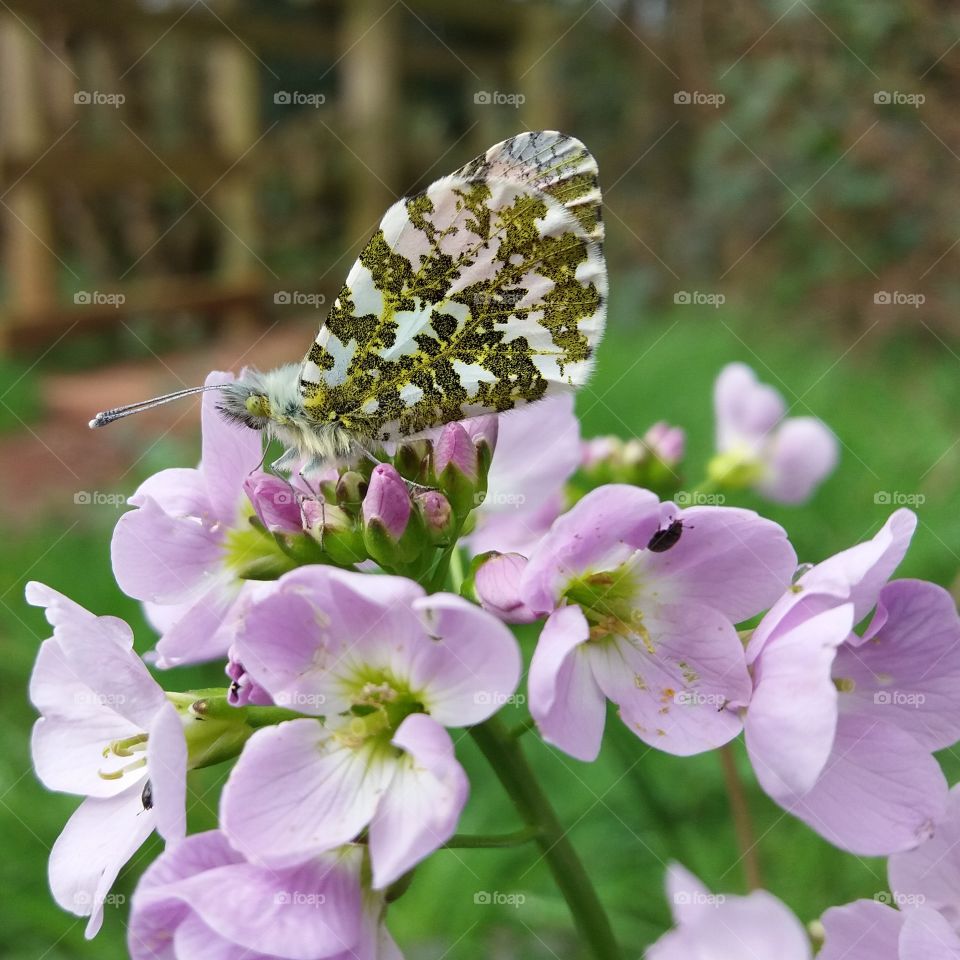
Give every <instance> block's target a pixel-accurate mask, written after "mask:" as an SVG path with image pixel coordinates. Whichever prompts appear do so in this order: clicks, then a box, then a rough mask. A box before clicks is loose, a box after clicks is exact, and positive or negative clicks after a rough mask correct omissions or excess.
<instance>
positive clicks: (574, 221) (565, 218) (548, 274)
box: [300, 132, 607, 441]
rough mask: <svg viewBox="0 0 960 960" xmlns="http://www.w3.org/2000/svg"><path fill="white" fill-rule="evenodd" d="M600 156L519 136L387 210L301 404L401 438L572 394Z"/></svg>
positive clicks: (305, 370) (602, 297) (584, 345)
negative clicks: (557, 394)
mask: <svg viewBox="0 0 960 960" xmlns="http://www.w3.org/2000/svg"><path fill="white" fill-rule="evenodd" d="M599 209H600V190H599V187H598V185H597V168H596V163H595V161H594V160H593V158H592V157H591V156H590V154H589V153H588V152H587V150H586V148H584V146H583V145H582V144H581V143H579V141H577V140H574V139H572V138H570V137H565V136H563V135H562V134H558V133H550V132H540V133H531V134H522V135H520V136H518V137H514V138H512V139H510V140H506V141H504V142H503V143H501V144H497V145H496V146H495V147H492V148H491V149H490V150H488V151H487V153H486V154H485V155H484V156H482V157H478V158H477V159H476V160H474V161H472V162H471V163H469V164H467V166H465V167H463V168H462V169H461V170H459V171H457V173H455V174H452V175H451V176H449V177H445V178H444V179H442V180H438V181H437V182H436V183H434V184H432V185H431V186H430V187H428V188H427V190H425V191H424V192H423V193H420V194H417V195H416V196H413V197H410V198H406V199H403V200H401V201H399V202H397V203H396V204H394V205H393V206H392V207H391V208H390V209H389V210H388V211H387V213H386V215H385V216H384V218H383V221H382V222H381V224H380V229H379V230H378V231H377V233H376V235H375V236H374V237H373V239H372V240H371V241H370V242H369V244H367V247H366V248H365V249H364V251H363V253H361V255H360V258H359V260H358V261H357V262H356V263H355V264H354V266H353V268H352V269H351V271H350V273H349V275H348V276H347V282H346V284H345V286H344V287H343V289H342V290H341V292H340V295H339V296H338V298H337V300H336V302H335V303H334V305H333V308H332V310H331V312H330V315H329V317H328V318H327V320H326V323H325V324H324V326H323V327H321V329H320V333H319V335H318V336H317V340H316V342H315V343H314V345H313V347H312V348H311V350H310V352H309V353H308V355H307V357H306V359H305V360H304V363H303V366H302V368H301V378H300V386H301V391H302V394H303V399H304V405H305V407H306V410H307V412H308V414H309V415H310V416H311V418H312V419H314V420H316V421H317V422H318V423H334V422H336V423H339V424H340V425H341V426H342V427H343V428H344V429H346V430H348V431H351V432H352V433H354V434H355V435H357V436H358V437H369V438H371V439H374V440H378V441H379V440H383V441H387V440H396V439H399V438H401V437H409V436H414V435H416V434H419V433H422V432H423V431H425V430H429V429H431V428H433V427H436V426H439V425H441V424H443V423H448V422H450V421H452V420H462V419H466V418H468V417H474V416H478V415H480V414H484V413H493V412H500V411H504V410H509V409H512V408H513V407H515V406H517V405H520V404H523V403H530V402H532V401H534V400H538V399H540V398H541V397H543V396H545V395H547V394H550V393H555V392H559V391H562V390H571V389H574V388H576V387H577V386H579V385H580V384H581V383H583V382H584V380H585V379H586V377H587V376H588V374H589V370H590V365H591V361H592V358H593V352H594V349H595V347H596V344H597V342H598V341H599V339H600V336H601V333H602V331H603V320H604V312H605V306H606V287H607V281H606V266H605V264H604V260H603V253H602V249H601V241H602V226H601V222H600V213H599Z"/></svg>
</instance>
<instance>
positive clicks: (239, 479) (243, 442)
mask: <svg viewBox="0 0 960 960" xmlns="http://www.w3.org/2000/svg"><path fill="white" fill-rule="evenodd" d="M234 379H235V378H234V376H233V374H232V373H224V372H220V371H216V370H215V371H213V372H212V373H209V374H208V375H207V379H206V380H205V381H204V383H205V384H206V385H207V386H209V385H211V384H214V383H232V382H233V380H234ZM219 402H220V394H219V392H218V391H217V390H210V391H208V392H207V393H205V394H203V404H202V407H201V414H200V420H201V424H202V431H203V452H202V456H201V459H200V470H201V471H202V473H203V477H204V480H205V481H206V484H207V498H208V500H209V501H210V507H211V510H212V512H213V514H214V516H216V517H217V518H218V519H219V520H220V521H221V523H225V524H227V525H232V524H233V522H234V521H235V520H236V517H237V510H238V508H239V505H240V503H241V502H242V499H243V482H244V480H246V478H247V475H248V474H249V473H251V472H252V471H253V470H256V469H257V467H258V466H259V465H260V462H261V460H262V459H263V439H262V438H261V436H260V433H259V432H258V431H257V430H251V429H250V428H249V427H244V426H242V425H239V424H236V423H231V422H229V421H228V420H227V419H226V418H225V417H224V416H223V415H222V414H221V413H220V412H219V411H218V410H217V405H218V404H219Z"/></svg>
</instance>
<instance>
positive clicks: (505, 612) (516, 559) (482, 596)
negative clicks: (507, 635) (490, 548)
mask: <svg viewBox="0 0 960 960" xmlns="http://www.w3.org/2000/svg"><path fill="white" fill-rule="evenodd" d="M526 566H527V558H526V557H523V556H521V555H520V554H519V553H494V554H492V555H491V556H489V557H488V558H487V559H486V560H484V561H483V563H481V564H480V566H479V568H478V569H477V571H476V573H475V574H474V578H473V583H474V588H475V590H476V593H477V598H478V599H479V601H480V605H481V606H482V607H483V609H484V610H489V611H490V612H491V613H493V614H496V616H498V617H499V618H500V619H501V620H502V621H503V622H504V623H532V622H533V621H534V620H536V619H537V615H536V614H535V613H534V612H533V611H532V610H530V609H529V608H528V607H527V606H526V605H525V604H524V602H523V600H522V598H521V596H520V581H521V579H522V577H523V571H524V570H525V569H526Z"/></svg>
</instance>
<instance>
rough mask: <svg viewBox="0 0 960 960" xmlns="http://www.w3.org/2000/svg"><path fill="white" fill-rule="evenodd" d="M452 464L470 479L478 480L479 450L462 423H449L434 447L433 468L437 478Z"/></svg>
mask: <svg viewBox="0 0 960 960" xmlns="http://www.w3.org/2000/svg"><path fill="white" fill-rule="evenodd" d="M451 464H452V465H453V466H454V467H456V468H457V470H459V471H460V472H461V473H462V474H463V475H464V476H465V477H467V478H468V479H470V480H475V479H476V478H477V448H476V447H475V446H474V444H473V439H472V438H471V436H470V434H469V433H467V431H466V430H465V429H464V428H463V425H462V424H460V423H448V424H447V425H446V426H445V427H444V428H443V430H442V431H441V432H440V437H439V439H438V440H437V442H436V443H435V444H434V446H433V468H434V472H435V473H436V474H437V476H439V475H440V474H441V473H443V471H444V470H445V469H446V468H447V466H449V465H451Z"/></svg>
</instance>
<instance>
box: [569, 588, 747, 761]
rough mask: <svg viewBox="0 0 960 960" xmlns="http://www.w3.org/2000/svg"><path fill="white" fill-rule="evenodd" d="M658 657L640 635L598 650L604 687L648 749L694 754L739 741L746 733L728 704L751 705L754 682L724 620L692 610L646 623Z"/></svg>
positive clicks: (666, 612) (666, 611) (596, 662)
mask: <svg viewBox="0 0 960 960" xmlns="http://www.w3.org/2000/svg"><path fill="white" fill-rule="evenodd" d="M645 626H646V628H647V630H648V631H649V636H650V642H651V644H652V645H653V647H654V652H653V653H650V652H649V651H648V650H647V648H646V646H645V644H644V643H643V642H642V641H641V639H640V638H639V637H634V638H630V639H629V640H627V639H620V638H618V639H617V640H615V641H607V642H605V643H602V644H598V645H595V646H594V645H591V647H590V649H589V651H588V654H587V655H588V658H589V660H590V664H591V667H592V668H593V675H594V676H595V677H596V680H597V683H598V684H599V686H600V689H601V690H602V691H603V692H604V694H605V696H607V697H608V698H609V699H610V700H612V701H613V702H614V703H615V704H617V706H618V707H619V713H620V718H621V719H622V720H623V722H624V723H625V724H626V725H627V727H628V729H629V730H630V731H631V732H632V733H634V734H636V735H637V736H638V737H640V739H641V740H643V741H644V742H645V743H648V744H650V746H652V747H656V748H657V749H658V750H664V751H666V752H667V753H673V754H675V755H677V756H690V755H691V754H695V753H702V752H703V751H704V750H712V749H714V748H715V747H719V746H721V745H723V744H724V743H727V742H729V741H730V740H732V739H733V738H734V737H735V736H736V735H737V734H738V733H739V732H740V729H741V727H742V722H741V720H740V716H739V714H738V713H737V712H735V711H733V710H731V709H727V704H728V703H745V702H746V701H747V700H748V699H749V696H750V686H751V685H750V676H749V674H748V673H747V666H746V662H745V660H744V655H743V645H742V644H741V643H740V639H739V638H738V637H737V633H736V631H735V630H734V628H733V627H732V626H731V624H730V622H729V621H728V620H726V619H725V618H724V617H723V616H722V615H721V614H719V613H717V612H716V611H715V610H712V609H711V608H709V607H701V606H699V605H696V604H688V605H686V606H684V607H679V606H673V607H670V606H663V607H661V608H660V609H659V610H658V611H657V615H656V616H655V617H650V618H647V619H646V620H645Z"/></svg>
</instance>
